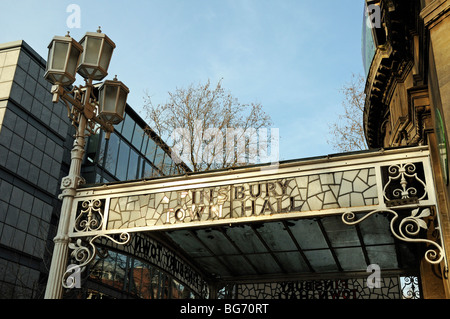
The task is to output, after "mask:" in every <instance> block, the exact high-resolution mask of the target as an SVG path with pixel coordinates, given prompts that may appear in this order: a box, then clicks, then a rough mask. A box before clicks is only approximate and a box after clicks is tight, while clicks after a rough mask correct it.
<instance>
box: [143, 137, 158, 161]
mask: <svg viewBox="0 0 450 319" xmlns="http://www.w3.org/2000/svg"><path fill="white" fill-rule="evenodd" d="M155 151H156V143H155V141H154V140H152V139H151V138H149V139H148V144H147V150H146V151H145V157H147V159H148V160H149V161H150V162H153V160H154V158H155Z"/></svg>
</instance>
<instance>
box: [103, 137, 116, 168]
mask: <svg viewBox="0 0 450 319" xmlns="http://www.w3.org/2000/svg"><path fill="white" fill-rule="evenodd" d="M118 153H119V137H118V136H117V135H116V134H114V133H113V134H111V137H110V138H109V141H108V151H107V153H106V158H105V168H106V169H107V170H108V171H109V172H110V173H111V174H113V175H114V172H115V170H116V163H117V154H118Z"/></svg>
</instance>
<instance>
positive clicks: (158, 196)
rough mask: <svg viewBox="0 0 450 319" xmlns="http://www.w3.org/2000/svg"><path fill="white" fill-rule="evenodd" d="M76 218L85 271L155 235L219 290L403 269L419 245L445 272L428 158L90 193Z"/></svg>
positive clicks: (366, 160)
mask: <svg viewBox="0 0 450 319" xmlns="http://www.w3.org/2000/svg"><path fill="white" fill-rule="evenodd" d="M73 207H74V209H73V212H72V217H71V218H72V219H71V220H72V221H71V227H70V229H71V230H70V237H71V238H72V239H73V240H74V243H73V244H72V246H71V248H72V249H73V254H74V256H81V255H79V253H84V254H83V255H82V256H81V257H83V258H81V259H80V261H79V262H80V263H81V264H82V265H85V264H87V263H88V262H89V261H90V260H92V258H93V256H94V254H95V240H96V239H97V238H100V237H102V238H110V239H112V240H114V241H115V242H116V244H120V243H123V244H125V243H127V242H128V241H129V238H130V236H131V234H132V233H135V232H155V233H157V234H159V235H161V236H164V238H166V239H167V242H166V243H168V244H170V245H171V247H176V248H177V249H178V250H179V252H180V256H184V257H187V259H189V262H190V263H191V264H193V265H195V267H196V268H197V269H200V270H201V271H202V272H203V273H204V274H205V276H206V277H209V278H220V279H221V280H225V281H226V280H230V281H238V280H248V278H253V279H257V278H260V279H261V278H277V277H283V278H289V277H292V278H293V277H297V278H298V276H305V275H317V274H321V273H344V272H359V271H365V270H366V268H367V266H368V265H369V264H377V265H379V266H380V267H381V268H383V269H389V270H395V269H400V268H402V267H406V266H408V260H409V259H410V253H411V252H410V250H408V249H410V248H408V247H410V246H401V245H402V243H422V244H425V245H428V248H427V250H426V252H425V259H426V260H427V261H429V262H430V263H435V264H441V265H442V267H443V269H445V270H446V269H447V260H446V258H445V252H444V248H443V246H442V244H441V236H440V235H441V233H440V228H439V225H440V223H439V214H438V207H437V204H436V197H435V193H434V187H433V179H432V173H431V166H430V160H429V152H428V149H427V148H426V147H416V148H402V149H396V150H381V151H368V152H360V153H354V154H349V155H341V156H336V157H334V156H327V157H321V158H314V159H305V160H298V161H289V162H284V163H280V165H279V166H277V167H274V168H273V169H270V170H269V169H267V167H266V166H255V167H245V168H240V169H235V170H227V171H212V172H208V173H202V174H191V175H184V176H175V177H168V178H162V179H153V180H142V181H136V182H126V183H115V184H108V185H102V186H96V187H87V188H83V189H80V190H79V191H78V193H77V195H76V197H75V201H74V206H73ZM429 229H432V230H434V233H433V234H434V235H435V236H434V238H430V235H429V234H428V235H427V230H429ZM116 236H119V237H116ZM431 237H433V236H431ZM86 240H87V242H88V243H89V244H88V245H86V244H85V242H86ZM405 247H407V248H405Z"/></svg>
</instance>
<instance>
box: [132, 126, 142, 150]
mask: <svg viewBox="0 0 450 319" xmlns="http://www.w3.org/2000/svg"><path fill="white" fill-rule="evenodd" d="M143 138H144V130H143V129H142V128H141V127H140V126H139V125H136V128H135V130H134V135H133V141H132V144H133V145H134V147H136V148H137V149H138V150H140V149H141V144H142V139H143Z"/></svg>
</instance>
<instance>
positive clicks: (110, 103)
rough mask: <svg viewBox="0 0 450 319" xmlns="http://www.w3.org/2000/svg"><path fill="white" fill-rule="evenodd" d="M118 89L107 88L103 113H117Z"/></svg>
mask: <svg viewBox="0 0 450 319" xmlns="http://www.w3.org/2000/svg"><path fill="white" fill-rule="evenodd" d="M116 99H117V87H114V86H109V85H108V86H106V87H105V99H104V101H103V111H104V112H108V113H115V112H116Z"/></svg>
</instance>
